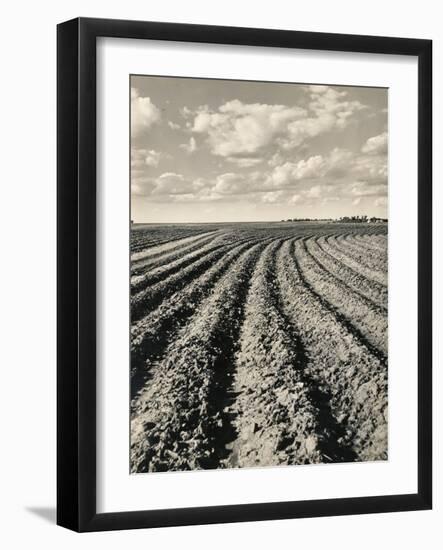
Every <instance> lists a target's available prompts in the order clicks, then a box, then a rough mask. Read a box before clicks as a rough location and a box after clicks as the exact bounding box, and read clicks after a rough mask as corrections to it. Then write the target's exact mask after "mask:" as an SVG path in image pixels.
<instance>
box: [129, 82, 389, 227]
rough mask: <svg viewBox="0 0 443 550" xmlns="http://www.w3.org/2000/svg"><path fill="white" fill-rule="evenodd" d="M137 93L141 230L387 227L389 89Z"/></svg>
mask: <svg viewBox="0 0 443 550" xmlns="http://www.w3.org/2000/svg"><path fill="white" fill-rule="evenodd" d="M130 83H131V99H130V101H131V219H132V220H134V222H136V223H191V222H192V223H201V222H233V221H278V220H281V219H288V218H338V217H341V216H351V215H364V214H366V215H368V216H378V217H387V185H388V181H387V141H388V134H387V131H388V128H387V121H388V113H387V107H388V90H387V89H384V88H359V87H341V86H328V85H308V84H293V83H271V82H250V81H239V80H237V81H235V80H210V79H196V78H175V77H160V76H134V75H132V76H131V82H130Z"/></svg>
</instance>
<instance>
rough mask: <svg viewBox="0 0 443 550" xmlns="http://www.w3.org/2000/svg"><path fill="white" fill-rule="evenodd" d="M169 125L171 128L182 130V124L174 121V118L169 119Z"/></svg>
mask: <svg viewBox="0 0 443 550" xmlns="http://www.w3.org/2000/svg"><path fill="white" fill-rule="evenodd" d="M168 126H169V128H171V130H180V128H181V126H180V124H177V123H176V122H172V120H168Z"/></svg>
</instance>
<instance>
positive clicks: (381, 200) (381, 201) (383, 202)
mask: <svg viewBox="0 0 443 550" xmlns="http://www.w3.org/2000/svg"><path fill="white" fill-rule="evenodd" d="M374 205H375V206H378V207H380V206H383V207H386V206H387V205H388V198H387V197H379V198H378V199H375V201H374Z"/></svg>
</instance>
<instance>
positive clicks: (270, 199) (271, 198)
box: [261, 191, 284, 204]
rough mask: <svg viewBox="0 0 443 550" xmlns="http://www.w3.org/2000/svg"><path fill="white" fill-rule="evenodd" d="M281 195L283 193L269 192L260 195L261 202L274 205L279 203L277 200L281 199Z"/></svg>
mask: <svg viewBox="0 0 443 550" xmlns="http://www.w3.org/2000/svg"><path fill="white" fill-rule="evenodd" d="M283 194H284V192H283V191H269V192H267V193H264V194H263V195H262V198H261V200H262V202H264V203H270V204H274V203H276V202H279V200H280V199H281V198H282V197H283Z"/></svg>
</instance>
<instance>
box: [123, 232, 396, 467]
mask: <svg viewBox="0 0 443 550" xmlns="http://www.w3.org/2000/svg"><path fill="white" fill-rule="evenodd" d="M387 275H388V262H387V225H386V224H384V223H380V224H368V223H364V224H363V223H360V224H357V223H356V224H351V223H346V224H339V223H321V222H297V223H295V222H275V223H231V224H182V225H180V224H177V225H172V224H171V225H168V224H159V225H148V224H145V225H141V224H140V225H137V224H134V225H133V226H132V228H131V296H130V300H131V342H130V345H131V373H130V375H131V403H130V407H131V471H132V472H133V473H141V472H161V471H177V470H196V469H214V468H240V467H254V466H277V465H295V464H315V463H330V462H354V461H373V460H386V459H387V449H388V444H387V418H388V408H387V404H388V370H387V369H388V359H387V358H388V349H387V334H388V333H387V330H388V326H387V321H388V316H387V308H388V290H387Z"/></svg>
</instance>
